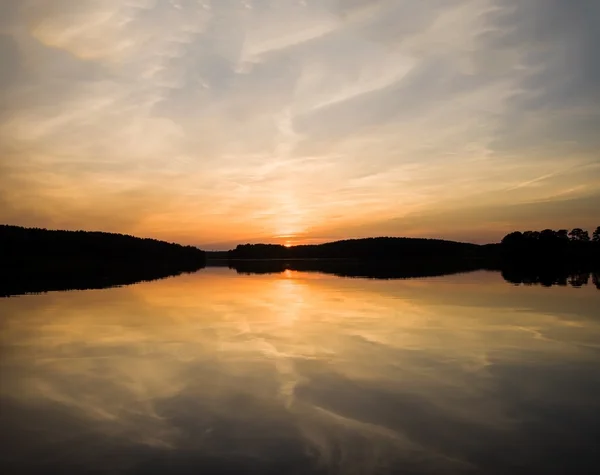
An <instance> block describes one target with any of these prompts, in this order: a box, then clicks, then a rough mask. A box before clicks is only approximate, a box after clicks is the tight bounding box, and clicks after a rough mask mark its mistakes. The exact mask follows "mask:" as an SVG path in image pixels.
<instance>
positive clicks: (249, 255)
mask: <svg viewBox="0 0 600 475" xmlns="http://www.w3.org/2000/svg"><path fill="white" fill-rule="evenodd" d="M479 255H480V246H478V245H477V244H470V243H463V242H455V241H446V240H442V239H423V238H405V237H375V238H364V239H346V240H342V241H334V242H327V243H324V244H309V245H299V246H291V247H285V246H282V245H279V244H241V245H238V246H237V247H236V248H235V249H233V250H231V251H229V252H228V258H229V259H363V260H367V259H373V260H395V261H401V260H404V261H408V260H420V261H422V260H430V259H469V258H471V259H472V258H477V257H478V256H479Z"/></svg>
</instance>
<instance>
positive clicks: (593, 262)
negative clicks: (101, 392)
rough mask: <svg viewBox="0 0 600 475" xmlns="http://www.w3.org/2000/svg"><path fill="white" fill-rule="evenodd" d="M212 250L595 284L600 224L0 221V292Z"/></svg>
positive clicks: (312, 263) (258, 265) (120, 275)
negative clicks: (351, 235)
mask: <svg viewBox="0 0 600 475" xmlns="http://www.w3.org/2000/svg"><path fill="white" fill-rule="evenodd" d="M207 254H208V257H209V258H211V257H212V258H217V259H222V261H221V263H223V264H225V265H228V266H229V267H230V268H232V269H235V270H236V271H237V272H239V273H247V274H256V273H260V274H264V273H275V272H284V271H285V270H297V271H303V272H322V273H328V274H333V275H337V276H341V277H367V278H374V279H406V278H411V277H427V276H439V275H446V274H455V273H462V272H470V271H474V270H481V269H488V270H495V271H500V272H501V273H502V275H503V277H504V278H505V280H506V281H507V282H510V283H513V284H525V285H534V284H539V285H544V286H551V285H571V286H573V287H581V286H583V285H587V284H588V283H589V282H590V280H591V282H592V283H593V284H594V285H595V286H596V287H597V288H598V287H599V275H598V272H597V271H598V270H600V227H598V228H596V229H595V230H594V231H593V232H592V233H591V236H590V234H589V233H588V231H585V230H583V229H581V228H575V229H573V230H571V231H567V230H565V229H560V230H558V231H554V230H551V229H545V230H542V231H525V232H519V231H516V232H512V233H510V234H508V235H506V236H505V237H504V238H503V239H502V241H501V243H499V244H487V245H477V244H470V243H460V242H454V241H445V240H440V239H418V238H397V237H379V238H367V239H348V240H343V241H336V242H329V243H324V244H315V245H301V246H293V247H289V248H288V247H284V246H281V245H275V244H243V245H239V246H237V247H236V248H235V249H233V250H231V251H228V252H219V253H205V252H204V251H202V250H200V249H198V248H196V247H193V246H182V245H179V244H174V243H168V242H164V241H159V240H156V239H148V238H138V237H134V236H130V235H125V234H116V233H104V232H87V231H51V230H47V229H41V228H23V227H18V226H7V225H0V262H1V263H2V265H1V266H0V296H7V295H15V294H21V293H30V292H44V291H48V290H64V289H87V288H103V287H111V286H118V285H125V284H130V283H135V282H139V281H142V280H153V279H158V278H163V277H168V276H172V275H177V274H180V273H183V272H194V271H196V270H198V269H200V268H202V267H203V266H205V263H206V259H207Z"/></svg>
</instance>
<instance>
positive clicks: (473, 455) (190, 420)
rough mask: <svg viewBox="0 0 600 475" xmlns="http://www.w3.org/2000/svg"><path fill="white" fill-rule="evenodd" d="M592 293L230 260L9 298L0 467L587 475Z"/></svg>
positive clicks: (594, 428) (595, 331) (594, 382)
mask: <svg viewBox="0 0 600 475" xmlns="http://www.w3.org/2000/svg"><path fill="white" fill-rule="evenodd" d="M599 303H600V294H598V293H597V291H596V290H595V289H593V288H592V287H591V286H588V287H584V288H581V289H577V290H574V289H572V288H570V287H564V288H563V287H553V288H552V289H546V288H543V287H525V286H522V287H514V286H509V285H506V283H505V282H504V281H503V279H502V277H501V276H500V275H499V274H494V273H487V272H477V273H472V274H463V275H455V276H451V277H439V278H428V279H419V280H402V281H398V280H395V281H388V280H385V281H380V280H364V279H340V278H337V277H334V276H330V275H324V274H318V273H302V272H295V271H292V270H289V269H288V270H287V271H285V272H283V273H281V274H265V275H253V276H245V275H238V274H236V273H235V272H234V271H231V270H229V269H210V268H209V269H205V270H203V271H201V272H199V273H197V274H192V275H185V276H180V277H177V278H174V279H167V280H163V281H157V282H151V283H143V284H138V285H135V286H131V287H125V288H118V289H109V290H95V291H85V292H68V293H50V294H46V295H37V296H23V297H18V298H11V299H3V300H0V315H2V334H1V350H2V360H1V363H0V364H1V366H0V383H1V384H0V394H1V397H2V400H1V404H2V406H1V407H2V411H1V412H0V423H1V425H0V427H2V430H1V431H0V434H1V437H2V440H1V447H2V449H1V451H2V454H1V455H2V457H1V460H2V461H3V462H2V463H3V464H4V465H5V467H6V470H5V473H6V472H8V473H27V472H28V471H29V472H37V473H48V472H53V473H56V472H69V473H72V472H73V470H75V471H76V472H77V471H85V470H84V469H89V468H90V467H91V468H93V469H94V470H90V471H95V472H98V473H113V472H116V473H273V474H275V473H277V474H280V473H343V474H346V473H350V474H354V473H356V474H371V473H588V472H590V473H591V468H592V467H593V466H594V464H595V462H596V461H597V460H596V455H595V454H596V451H595V447H594V441H595V440H598V436H599V435H600V434H599V429H598V428H599V427H600V416H599V415H598V414H599V412H598V409H599V408H600V403H599V402H598V401H600V398H599V396H600V371H598V370H599V369H600V368H599V364H598V363H599V360H600V358H599V357H600V354H599V349H600V348H599V343H598V342H599V341H600V339H599V337H600V321H599V320H598V314H597V308H598V307H599V305H598V304H599Z"/></svg>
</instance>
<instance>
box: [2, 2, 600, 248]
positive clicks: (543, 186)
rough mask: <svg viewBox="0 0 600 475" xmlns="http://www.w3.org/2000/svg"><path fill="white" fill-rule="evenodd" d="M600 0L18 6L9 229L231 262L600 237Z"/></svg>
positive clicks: (10, 78) (8, 49)
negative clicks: (547, 234) (280, 247)
mask: <svg viewBox="0 0 600 475" xmlns="http://www.w3.org/2000/svg"><path fill="white" fill-rule="evenodd" d="M599 19H600V2H598V1H597V0H570V1H566V0H428V1H415V0H387V1H386V0H380V1H378V0H242V1H240V0H212V1H211V0H78V1H74V0H0V222H1V223H7V224H18V225H24V226H39V227H48V228H61V229H88V230H103V231H112V232H122V233H130V234H135V235H140V236H150V237H156V238H159V239H166V240H169V241H177V242H182V243H186V244H195V245H200V246H201V247H207V248H215V249H216V248H228V247H230V246H231V245H233V244H235V243H238V242H256V241H263V242H267V241H268V242H282V243H285V242H290V243H307V242H321V241H325V240H332V239H340V238H346V237H364V236H376V235H399V236H424V237H442V238H448V239H458V240H465V241H472V242H490V241H497V240H499V239H500V238H501V237H502V236H503V235H504V234H506V233H507V232H508V231H511V230H514V229H522V230H523V229H543V228H545V227H553V228H559V227H561V228H572V227H575V226H580V227H584V228H587V229H590V230H591V229H593V228H595V227H596V226H598V225H600V54H599V52H598V47H599V45H600V20H599Z"/></svg>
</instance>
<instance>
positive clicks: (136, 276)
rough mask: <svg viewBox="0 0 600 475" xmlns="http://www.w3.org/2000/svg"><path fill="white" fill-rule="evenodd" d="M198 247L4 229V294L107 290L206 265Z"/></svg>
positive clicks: (0, 289)
mask: <svg viewBox="0 0 600 475" xmlns="http://www.w3.org/2000/svg"><path fill="white" fill-rule="evenodd" d="M205 257H206V256H205V253H204V251H201V250H200V249H198V248H196V247H193V246H182V245H180V244H174V243H168V242H164V241H159V240H156V239H149V238H138V237H134V236H130V235H126V234H116V233H105V232H89V231H60V230H57V231H55V230H48V229H43V228H24V227H20V226H9V225H0V262H2V266H1V267H0V296H2V295H4V296H6V295H13V294H18V293H28V292H42V291H47V290H62V289H85V288H101V287H110V286H114V285H124V284H129V283H133V282H137V281H141V280H152V279H157V278H161V277H167V276H170V275H176V274H178V273H182V272H191V271H195V270H197V269H199V268H201V267H203V266H204V265H205V260H206V259H205Z"/></svg>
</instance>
